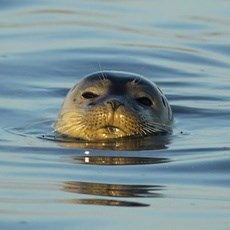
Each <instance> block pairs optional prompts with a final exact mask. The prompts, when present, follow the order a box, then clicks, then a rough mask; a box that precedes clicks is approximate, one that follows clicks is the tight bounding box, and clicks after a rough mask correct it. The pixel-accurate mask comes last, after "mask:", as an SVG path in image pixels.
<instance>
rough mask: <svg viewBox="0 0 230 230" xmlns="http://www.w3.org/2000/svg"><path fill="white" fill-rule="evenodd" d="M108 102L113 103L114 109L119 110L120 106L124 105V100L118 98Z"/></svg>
mask: <svg viewBox="0 0 230 230" xmlns="http://www.w3.org/2000/svg"><path fill="white" fill-rule="evenodd" d="M107 103H108V104H110V105H111V107H112V109H113V110H114V111H115V110H117V109H118V107H119V106H121V105H124V104H123V103H122V102H120V101H118V100H111V101H107Z"/></svg>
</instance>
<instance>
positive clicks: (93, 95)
mask: <svg viewBox="0 0 230 230" xmlns="http://www.w3.org/2000/svg"><path fill="white" fill-rule="evenodd" d="M82 97H84V98H85V99H92V98H96V97H98V95H97V94H96V93H93V92H84V93H83V94H82Z"/></svg>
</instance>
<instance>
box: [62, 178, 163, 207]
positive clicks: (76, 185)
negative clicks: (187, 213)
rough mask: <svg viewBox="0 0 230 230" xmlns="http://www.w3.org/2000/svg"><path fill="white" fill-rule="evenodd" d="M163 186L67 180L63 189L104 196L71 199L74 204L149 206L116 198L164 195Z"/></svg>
mask: <svg viewBox="0 0 230 230" xmlns="http://www.w3.org/2000/svg"><path fill="white" fill-rule="evenodd" d="M163 188H164V187H163V186H148V185H123V184H103V183H91V182H76V181H69V182H65V183H64V185H63V189H64V191H66V192H71V193H78V194H88V195H94V196H103V197H104V198H91V199H71V200H68V202H69V203H73V204H91V205H107V206H127V207H128V206H133V207H141V206H149V204H146V203H142V202H135V201H134V202H133V201H127V200H125V201H124V200H119V199H114V197H116V198H124V197H126V198H132V197H138V198H141V197H142V198H148V197H149V198H153V197H157V198H159V197H162V196H163V195H162V194H161V193H160V191H161V190H162V189H163ZM106 197H113V199H106Z"/></svg>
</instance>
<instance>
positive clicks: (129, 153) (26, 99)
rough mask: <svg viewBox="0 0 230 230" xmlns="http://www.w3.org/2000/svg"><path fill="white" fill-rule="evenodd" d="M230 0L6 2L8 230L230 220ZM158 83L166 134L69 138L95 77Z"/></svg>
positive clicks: (1, 126) (0, 58)
mask: <svg viewBox="0 0 230 230" xmlns="http://www.w3.org/2000/svg"><path fill="white" fill-rule="evenodd" d="M229 12H230V2H229V1H226V0H220V1H214V0H210V1H205V0H200V1H198V0H195V1H189V0H188V1H182V0H176V1H173V2H171V1H166V0H163V1H149V0H144V1H141V2H140V1H129V0H127V1H103V0H98V1H93V0H91V1H90V0H84V1H82V0H78V1H71V0H67V1H61V0H60V1H52V0H47V1H45V0H44V1H42V0H39V1H26V0H23V1H16V0H7V1H6V0H3V1H0V115H1V119H0V229H4V230H6V229H202V230H203V229H209V230H213V229H215V230H217V229H218V230H227V229H230V219H229V216H230V144H229V139H230V122H229V120H230V93H229V92H230V59H229V54H230V42H229V41H230V14H229ZM99 70H119V71H129V72H134V73H138V74H141V75H144V76H145V77H147V78H149V79H150V80H152V81H154V82H156V83H157V84H158V85H159V86H160V88H161V89H162V90H163V92H164V93H165V94H166V96H167V98H168V100H169V102H170V104H171V106H172V110H173V113H174V117H175V124H174V131H173V134H172V135H170V136H168V137H167V138H161V137H156V139H154V140H153V139H151V140H149V139H148V138H146V139H144V140H141V141H140V140H139V141H137V140H135V141H130V140H129V141H119V142H116V143H115V142H111V143H97V142H96V143H85V142H78V143H73V142H65V141H62V140H55V139H54V138H53V132H52V124H53V122H54V120H55V118H56V117H57V113H58V110H59V108H60V106H61V104H62V102H63V100H64V97H65V95H66V93H67V92H68V90H69V88H71V87H72V86H73V85H74V84H75V82H76V81H78V80H79V79H80V78H81V77H83V76H84V75H86V74H89V73H91V72H94V71H99Z"/></svg>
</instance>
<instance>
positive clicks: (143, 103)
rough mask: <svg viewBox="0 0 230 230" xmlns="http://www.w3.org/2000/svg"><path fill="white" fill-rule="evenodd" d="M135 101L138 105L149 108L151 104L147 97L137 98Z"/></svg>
mask: <svg viewBox="0 0 230 230" xmlns="http://www.w3.org/2000/svg"><path fill="white" fill-rule="evenodd" d="M136 101H137V102H138V103H139V104H142V105H146V106H151V105H152V104H153V103H152V101H151V100H150V99H149V98H148V97H138V98H136Z"/></svg>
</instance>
